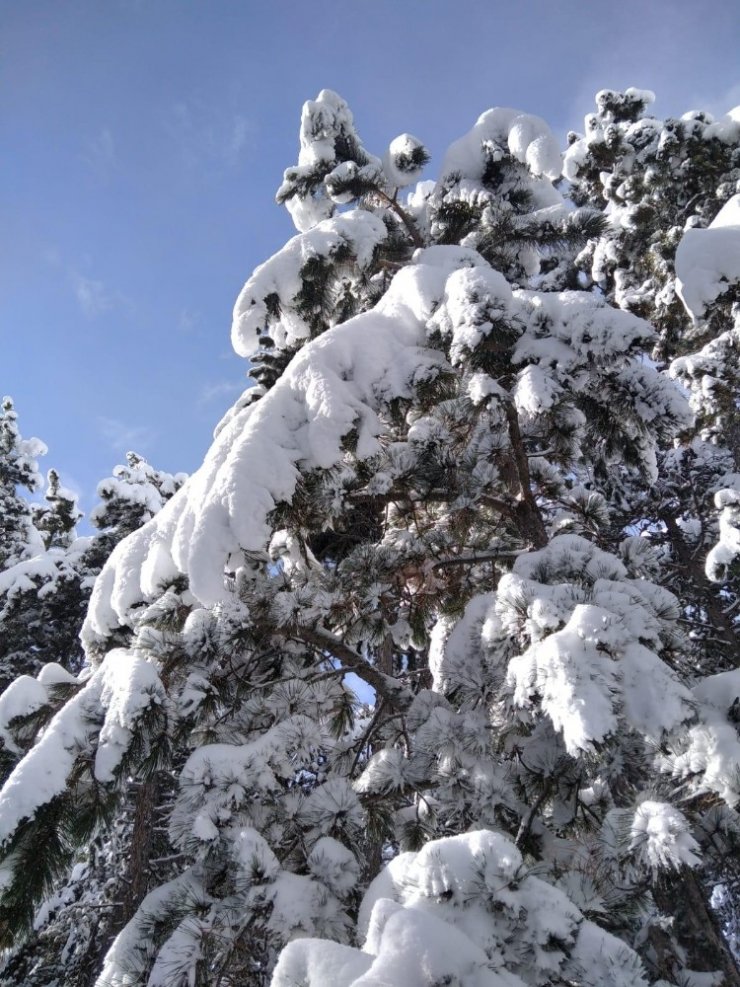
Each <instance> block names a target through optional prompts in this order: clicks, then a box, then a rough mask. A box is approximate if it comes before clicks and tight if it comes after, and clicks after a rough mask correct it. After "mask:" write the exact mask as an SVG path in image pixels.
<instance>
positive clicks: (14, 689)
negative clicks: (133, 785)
mask: <svg viewBox="0 0 740 987" xmlns="http://www.w3.org/2000/svg"><path fill="white" fill-rule="evenodd" d="M126 458H127V465H126V466H117V467H116V468H115V469H114V470H113V474H112V476H111V477H109V478H107V479H106V480H103V481H101V483H100V484H99V485H98V490H97V493H98V496H99V497H100V498H101V503H100V504H99V505H98V506H97V507H95V508H94V509H93V511H92V512H91V515H90V520H91V522H92V523H93V524H94V525H95V527H97V528H98V529H99V533H98V534H96V535H94V536H91V537H90V536H88V537H85V538H77V537H74V528H73V525H74V524H75V523H76V522H77V521H78V520H79V519H80V517H81V514H80V512H79V511H78V510H77V507H76V501H75V498H74V495H72V494H70V493H69V491H66V490H65V489H64V488H62V487H61V486H60V484H59V478H58V475H57V474H56V473H55V471H53V470H51V471H50V472H49V488H48V492H47V494H46V501H47V505H48V506H42V505H32V507H31V510H32V513H33V516H34V520H35V525H36V528H37V530H39V531H40V532H41V534H42V537H43V540H44V543H45V552H44V553H43V554H42V555H40V556H37V557H36V558H35V559H34V560H33V566H34V569H33V572H32V578H34V579H36V581H35V582H32V583H31V585H30V586H29V587H27V588H26V589H25V590H24V591H23V592H21V593H17V594H14V595H12V596H11V597H9V599H8V600H6V603H5V610H4V616H5V622H4V624H3V625H2V626H3V627H4V628H6V629H7V630H6V632H9V631H12V629H13V628H15V629H16V631H19V630H22V634H23V641H24V646H25V648H26V650H27V651H30V652H32V653H33V656H34V660H35V665H36V666H40V671H39V672H38V675H37V676H36V677H35V678H34V677H32V676H31V675H30V674H28V673H26V674H22V675H20V677H18V678H16V679H15V680H14V681H13V682H12V684H11V685H10V686H9V688H8V689H7V690H6V691H5V693H3V695H1V696H0V737H1V738H2V741H3V755H4V762H3V778H6V777H7V775H8V774H9V773H10V771H11V770H12V768H13V767H14V766H15V764H16V763H17V761H18V759H19V757H21V756H22V755H23V754H24V753H25V752H26V751H27V750H28V749H29V748H30V747H31V746H32V745H33V743H34V742H35V741H36V740H37V738H38V737H39V736H40V735H42V734H43V731H44V730H45V729H46V728H47V727H48V725H49V724H50V722H51V721H52V720H53V717H54V715H55V714H56V713H57V712H58V711H59V709H60V708H61V707H62V706H63V705H64V703H65V702H66V701H67V700H69V699H70V698H71V697H73V696H75V695H76V694H77V693H78V692H79V690H80V680H78V678H76V677H75V676H74V675H71V674H69V671H67V669H71V670H72V671H75V672H79V671H80V668H81V666H82V661H83V658H84V654H83V652H82V648H81V644H80V641H79V634H80V630H81V627H82V623H83V620H84V616H85V611H86V609H87V604H88V602H89V598H90V591H91V589H92V584H93V582H94V579H95V576H96V575H97V574H98V573H99V572H100V569H101V567H102V565H103V563H104V562H105V560H106V559H107V557H108V556H109V555H110V552H111V551H112V549H113V547H114V546H115V545H117V544H118V542H120V541H121V540H122V539H123V538H125V537H126V536H127V535H128V534H130V533H131V532H133V531H135V530H136V529H137V528H138V527H140V526H141V524H143V523H144V522H146V521H148V520H150V519H151V518H152V517H153V516H154V514H155V513H157V512H158V511H159V510H160V509H161V508H162V506H163V505H164V504H165V503H166V501H167V500H168V499H169V498H170V497H171V496H172V495H173V494H174V493H175V492H176V491H177V490H178V489H179V487H180V486H182V484H183V482H184V480H185V479H186V477H185V474H182V473H178V474H176V475H172V474H169V473H166V472H163V471H160V470H155V469H154V468H153V467H152V466H150V465H149V464H148V463H147V462H146V460H145V459H143V458H142V457H141V456H139V455H137V454H136V453H133V452H130V453H128V454H127V457H126ZM37 577H38V578H37ZM124 637H125V635H122V638H124ZM15 638H16V639H18V633H16V635H15ZM16 657H17V656H16ZM27 665H28V662H27V661H26V662H25V664H21V663H20V662H19V661H17V660H16V662H15V668H16V673H17V672H18V671H19V670H20V669H21V668H23V667H26V666H27ZM86 674H87V672H86V670H83V673H82V675H81V676H80V679H81V680H82V681H83V682H84V680H85V676H86ZM135 802H136V800H135V799H133V800H132V799H131V798H129V799H128V801H127V802H126V803H125V804H124V805H123V806H122V807H121V809H120V811H119V814H118V816H117V817H116V818H115V820H111V824H110V826H108V827H106V828H105V829H104V831H100V832H97V833H96V835H95V837H94V838H93V839H92V840H91V841H90V843H89V845H88V846H87V847H85V849H84V851H83V852H81V853H79V854H78V855H77V856H76V858H75V862H74V866H73V868H72V870H71V873H70V875H69V877H68V878H66V879H63V880H61V881H59V882H55V883H54V885H53V888H50V890H51V893H50V894H47V895H46V897H45V901H44V903H43V905H42V907H41V909H40V910H39V911H38V912H37V914H36V917H35V920H34V934H33V935H32V936H31V937H30V938H28V939H26V940H25V941H24V942H22V943H20V944H19V945H18V946H17V948H15V949H14V950H13V951H12V952H10V953H9V954H8V955H7V956H6V958H5V963H4V970H3V976H4V978H5V979H4V980H3V982H9V983H18V984H20V983H23V984H26V985H28V987H32V985H38V987H41V985H43V987H50V985H51V984H53V983H56V982H58V983H59V984H72V983H79V984H83V983H88V982H91V980H92V979H94V976H95V973H94V971H95V967H96V964H97V963H99V960H100V955H102V953H101V951H104V945H105V943H106V942H107V940H106V935H108V936H110V933H109V930H110V928H111V926H112V925H113V927H115V923H116V922H118V924H119V925H120V924H123V923H124V922H125V921H126V920H127V918H128V917H129V916H128V913H127V912H126V907H127V906H126V903H125V901H124V902H120V901H117V900H116V897H115V896H116V894H117V892H118V891H120V888H121V883H120V881H119V882H117V881H115V880H112V879H111V874H113V873H116V872H120V873H121V875H122V877H123V879H124V880H125V872H126V861H127V857H128V856H129V855H130V854H131V852H132V847H131V840H132V830H135V827H136V805H135ZM90 811H92V812H93V813H94V814H97V815H98V816H99V818H97V816H95V815H94V818H93V820H92V821H91V822H92V823H93V824H94V823H95V822H100V821H102V819H103V818H106V816H105V813H106V805H105V803H104V800H100V801H99V802H98V803H93V805H92V806H91V807H90ZM139 828H141V826H140V827H139ZM78 832H79V831H78ZM76 835H77V833H76ZM77 838H78V839H79V835H77ZM72 851H73V847H72V846H71V845H69V843H67V842H65V841H64V840H62V842H61V844H58V843H56V842H55V844H54V846H53V848H52V852H53V853H59V854H60V861H62V860H71V859H72ZM28 852H29V853H30V854H31V855H33V854H34V852H35V848H34V847H33V845H31V846H29V847H28ZM61 871H63V867H60V872H61ZM130 894H133V895H135V894H136V889H133V890H131V891H130ZM12 907H13V906H12V905H11V908H12ZM128 907H129V908H130V906H128ZM17 918H18V916H17V915H15V914H13V915H11V916H9V921H10V926H11V930H12V928H13V927H14V921H13V920H14V919H15V920H16V921H17ZM6 944H7V943H6ZM60 957H61V958H62V962H63V968H64V970H63V972H62V971H61V966H60Z"/></svg>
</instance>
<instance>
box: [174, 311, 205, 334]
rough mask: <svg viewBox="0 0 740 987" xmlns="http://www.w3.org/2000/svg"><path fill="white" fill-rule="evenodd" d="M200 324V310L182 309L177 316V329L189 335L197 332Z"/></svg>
mask: <svg viewBox="0 0 740 987" xmlns="http://www.w3.org/2000/svg"><path fill="white" fill-rule="evenodd" d="M199 324H200V312H196V311H195V309H192V308H182V309H180V314H179V315H178V317H177V331H178V332H181V333H183V334H184V335H186V336H189V335H190V334H191V333H193V332H195V331H196V330H197V328H198V326H199Z"/></svg>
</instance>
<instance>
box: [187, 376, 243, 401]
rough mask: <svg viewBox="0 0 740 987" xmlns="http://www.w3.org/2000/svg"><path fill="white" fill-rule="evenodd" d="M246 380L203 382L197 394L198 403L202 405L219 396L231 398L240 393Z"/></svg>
mask: <svg viewBox="0 0 740 987" xmlns="http://www.w3.org/2000/svg"><path fill="white" fill-rule="evenodd" d="M246 386H247V381H243V382H242V381H234V380H217V381H212V382H210V383H206V384H204V385H203V386H202V387H201V389H200V394H199V395H198V405H199V406H200V407H203V406H205V405H207V404H210V403H211V402H212V401H216V400H218V399H221V398H233V397H236V396H237V395H238V394H241V393H242V391H243V390H245V388H246Z"/></svg>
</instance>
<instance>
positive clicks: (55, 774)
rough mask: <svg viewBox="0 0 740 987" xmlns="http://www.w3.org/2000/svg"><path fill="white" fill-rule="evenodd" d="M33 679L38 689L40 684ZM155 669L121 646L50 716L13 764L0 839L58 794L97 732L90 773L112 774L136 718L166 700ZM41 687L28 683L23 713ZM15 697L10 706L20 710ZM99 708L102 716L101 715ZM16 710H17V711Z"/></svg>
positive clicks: (0, 809) (1, 806)
mask: <svg viewBox="0 0 740 987" xmlns="http://www.w3.org/2000/svg"><path fill="white" fill-rule="evenodd" d="M33 681H36V682H37V685H38V686H40V687H41V688H44V690H45V691H46V687H45V686H43V684H42V683H39V682H38V680H33V679H31V682H33ZM164 695H165V694H164V687H163V686H162V683H161V682H160V680H159V676H158V675H157V672H156V669H155V668H154V666H153V665H152V664H150V663H149V662H146V661H145V660H144V659H142V658H139V657H137V656H136V655H133V654H131V653H130V652H128V651H125V650H123V649H121V648H117V649H114V650H112V651H110V652H108V654H107V655H106V657H105V660H104V662H103V663H102V665H101V666H100V667H99V668H98V669H97V670H96V671H95V672H94V673H93V675H92V676H91V677H90V678H89V679H88V680H87V681H86V682H85V683H84V685H83V686H82V688H81V689H80V691H79V692H78V693H77V695H76V696H73V697H72V699H70V700H69V701H68V702H67V703H66V704H65V705H64V706H63V707H62V708H61V709H60V710H59V712H58V713H57V714H56V716H54V718H53V719H52V720H51V722H50V723H49V725H48V727H47V728H46V730H45V731H44V733H43V734H42V736H41V738H40V739H39V741H38V742H37V743H36V745H35V746H34V747H32V748H31V750H30V751H29V752H28V754H26V756H25V757H24V758H23V760H22V761H21V762H20V763H19V764H18V765H17V766H16V768H15V769H14V771H13V772H12V774H11V775H10V777H9V778H8V780H7V782H6V783H5V785H4V787H3V789H2V792H0V844H3V843H6V841H8V840H9V839H10V838H11V837H12V835H13V833H14V832H15V830H16V828H17V827H18V825H19V824H20V823H21V822H22V821H23V820H24V819H32V818H33V816H34V815H35V814H36V812H37V811H38V810H39V809H40V808H41V807H42V806H44V805H46V804H48V803H49V802H51V801H52V799H54V798H55V797H56V796H58V795H62V794H63V793H64V792H65V791H66V789H67V784H68V779H69V775H70V773H71V772H72V770H73V768H74V766H75V763H76V761H77V759H78V758H79V757H80V755H82V754H83V753H85V752H86V751H89V750H90V746H91V744H92V742H93V741H94V739H95V737H96V736H98V735H99V743H98V750H97V755H96V758H95V765H94V774H95V777H96V778H97V780H98V781H103V782H109V781H112V780H113V778H114V773H115V770H116V769H117V768H118V766H119V764H120V762H121V759H122V757H123V756H124V754H125V752H126V750H127V748H128V745H129V743H130V741H131V739H132V737H133V733H134V729H135V726H136V724H137V722H138V720H139V719H140V717H141V716H142V715H143V714H144V713H145V712H146V711H147V710H148V709H149V708H150V707H151V706H152V705H161V704H162V703H163V701H164ZM40 698H41V697H40V692H39V689H38V688H37V687H31V688H29V683H28V682H26V683H25V684H24V686H23V690H22V695H21V696H18V695H15V699H17V700H20V699H24V700H25V702H26V712H32V711H33V710H34V709H35V708H38V704H39V699H40ZM18 708H19V707H18V705H16V704H15V702H14V708H13V711H14V712H16V711H17V710H18ZM101 710H102V716H101ZM16 715H18V714H17V712H16Z"/></svg>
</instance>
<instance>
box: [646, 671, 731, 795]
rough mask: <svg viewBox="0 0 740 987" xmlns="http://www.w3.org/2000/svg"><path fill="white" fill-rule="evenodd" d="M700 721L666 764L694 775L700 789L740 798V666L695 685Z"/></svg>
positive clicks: (669, 768)
mask: <svg viewBox="0 0 740 987" xmlns="http://www.w3.org/2000/svg"><path fill="white" fill-rule="evenodd" d="M692 691H693V693H694V696H695V697H696V700H697V715H698V721H699V722H698V723H697V724H696V725H694V726H692V727H691V729H690V730H689V732H688V736H687V738H686V741H685V743H684V744H683V745H682V748H681V749H680V751H679V752H678V753H676V754H674V755H673V756H670V757H666V758H665V759H664V762H663V767H664V769H665V770H666V771H670V772H672V773H673V774H674V775H675V776H676V777H680V778H690V779H692V780H693V784H694V786H695V787H696V789H698V791H700V792H705V791H710V792H716V793H717V794H718V795H719V796H720V798H723V799H724V800H725V801H726V802H727V803H728V804H729V805H733V806H734V805H735V804H736V803H737V801H738V799H740V774H739V773H738V765H740V737H738V732H737V715H736V714H737V710H738V708H739V707H740V669H732V670H731V671H729V672H720V673H719V674H717V675H709V676H707V677H706V678H703V679H700V680H699V681H698V682H697V683H696V684H695V685H694V687H693V690H692Z"/></svg>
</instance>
